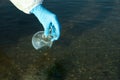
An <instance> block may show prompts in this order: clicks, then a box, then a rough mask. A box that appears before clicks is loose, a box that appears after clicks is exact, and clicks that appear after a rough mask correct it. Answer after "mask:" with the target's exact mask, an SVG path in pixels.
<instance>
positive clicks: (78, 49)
mask: <svg viewBox="0 0 120 80" xmlns="http://www.w3.org/2000/svg"><path fill="white" fill-rule="evenodd" d="M43 5H44V6H45V7H46V8H48V9H49V10H51V11H52V12H54V13H55V14H56V15H57V16H58V18H59V21H60V23H61V26H62V32H61V37H60V39H59V40H58V41H56V42H55V43H54V44H53V46H52V48H50V49H48V50H45V51H36V50H35V49H34V48H33V46H32V43H31V39H32V36H33V34H34V33H36V32H37V31H40V30H43V28H42V25H41V24H40V23H39V22H38V20H37V19H36V18H35V17H34V16H33V15H27V14H24V13H23V12H21V11H19V10H18V9H16V8H15V7H14V6H13V5H12V4H11V3H10V2H9V1H7V0H1V1H0V10H1V11H0V80H120V76H119V75H120V68H119V67H120V1H119V0H49V1H48V0H45V1H44V4H43Z"/></svg>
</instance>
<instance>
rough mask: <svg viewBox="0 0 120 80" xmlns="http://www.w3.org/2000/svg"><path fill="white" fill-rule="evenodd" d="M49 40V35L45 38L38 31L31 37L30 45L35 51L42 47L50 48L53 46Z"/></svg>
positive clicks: (50, 37)
mask: <svg viewBox="0 0 120 80" xmlns="http://www.w3.org/2000/svg"><path fill="white" fill-rule="evenodd" d="M51 39H52V36H51V35H48V36H47V37H45V35H44V31H38V32H37V33H35V34H34V35H33V37H32V45H33V47H34V48H35V49H36V50H38V49H41V48H44V47H49V48H50V47H51V46H52V44H53V42H52V41H51Z"/></svg>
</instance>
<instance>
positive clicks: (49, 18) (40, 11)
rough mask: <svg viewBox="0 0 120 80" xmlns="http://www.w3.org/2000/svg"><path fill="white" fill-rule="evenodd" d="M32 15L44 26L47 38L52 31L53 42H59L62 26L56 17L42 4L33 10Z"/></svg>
mask: <svg viewBox="0 0 120 80" xmlns="http://www.w3.org/2000/svg"><path fill="white" fill-rule="evenodd" d="M31 13H33V14H34V15H35V16H36V17H37V18H38V20H39V21H40V23H41V24H42V25H43V27H44V35H45V36H46V37H47V36H48V35H49V33H50V29H51V35H52V37H53V38H52V41H54V40H58V38H59V37H60V25H59V22H58V20H57V17H56V15H55V14H53V13H51V12H50V11H48V10H47V9H45V8H44V7H43V6H42V5H41V4H40V5H38V6H36V7H35V8H33V9H32V10H31Z"/></svg>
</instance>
